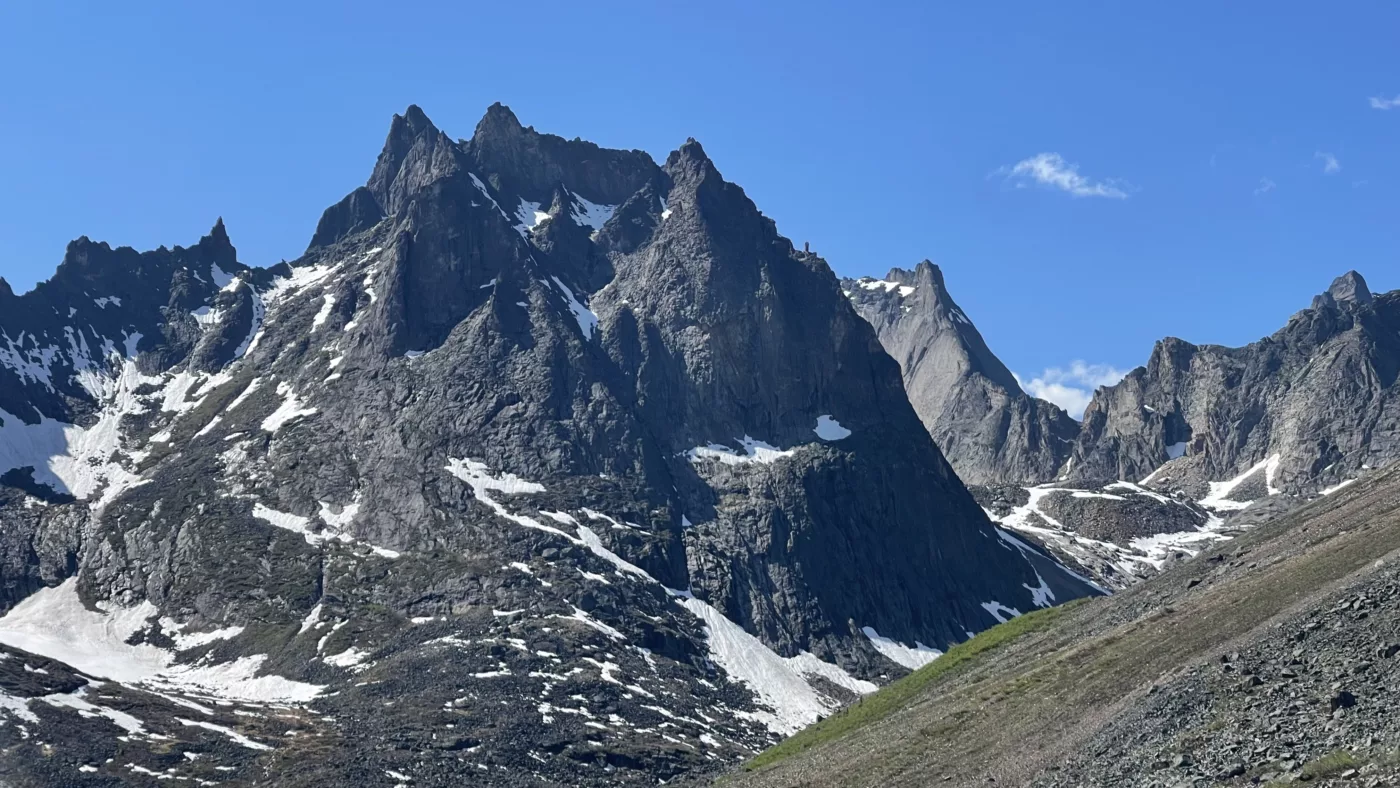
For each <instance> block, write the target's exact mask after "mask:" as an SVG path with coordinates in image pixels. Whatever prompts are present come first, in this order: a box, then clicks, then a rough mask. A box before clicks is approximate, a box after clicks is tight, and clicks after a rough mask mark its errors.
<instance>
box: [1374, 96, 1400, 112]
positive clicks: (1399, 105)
mask: <svg viewBox="0 0 1400 788" xmlns="http://www.w3.org/2000/svg"><path fill="white" fill-rule="evenodd" d="M1371 109H1400V96H1396V97H1395V98H1379V97H1377V96H1372V97H1371Z"/></svg>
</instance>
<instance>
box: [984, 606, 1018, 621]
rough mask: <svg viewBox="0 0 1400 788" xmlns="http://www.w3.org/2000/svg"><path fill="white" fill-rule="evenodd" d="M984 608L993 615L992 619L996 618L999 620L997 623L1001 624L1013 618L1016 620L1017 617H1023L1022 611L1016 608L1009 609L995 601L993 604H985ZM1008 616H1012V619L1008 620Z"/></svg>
mask: <svg viewBox="0 0 1400 788" xmlns="http://www.w3.org/2000/svg"><path fill="white" fill-rule="evenodd" d="M982 607H983V608H984V609H985V610H986V611H987V612H988V613H991V614H992V618H995V619H996V620H997V623H1000V624H1005V623H1006V622H1008V621H1010V620H1011V619H1012V618H1016V617H1017V616H1019V615H1021V611H1019V610H1017V609H1016V608H1014V607H1007V606H1006V605H1003V604H1002V603H1000V602H997V601H995V600H993V601H991V602H983V603H982ZM1007 616H1010V618H1008V617H1007Z"/></svg>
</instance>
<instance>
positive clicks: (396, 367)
mask: <svg viewBox="0 0 1400 788" xmlns="http://www.w3.org/2000/svg"><path fill="white" fill-rule="evenodd" d="M0 473H4V477H3V482H4V485H5V490H4V493H3V496H2V497H0V610H3V611H7V612H5V613H4V615H3V617H0V644H3V647H4V648H5V655H4V658H3V659H0V667H6V666H7V667H6V669H4V670H0V718H4V719H5V721H6V722H7V723H8V724H6V725H3V726H0V747H3V750H0V752H3V755H0V776H3V780H4V781H7V783H8V784H14V785H51V784H71V785H84V784H94V785H96V784H112V783H113V781H116V782H119V783H134V784H145V783H146V782H149V781H151V780H154V779H157V778H159V779H162V780H165V779H180V780H210V781H218V782H220V783H221V784H250V783H255V782H256V783H268V782H275V783H277V784H284V785H326V784H378V783H381V782H383V783H386V784H393V783H409V782H412V783H413V784H417V785H423V784H459V783H460V782H461V781H462V780H463V779H477V780H479V781H480V782H481V783H482V784H491V785H539V784H567V785H617V784H634V783H635V784H655V783H656V781H657V780H658V779H660V780H670V779H674V778H676V777H678V776H681V775H694V774H701V773H704V772H707V771H712V770H715V769H718V768H721V767H722V766H723V765H724V764H725V763H727V762H732V761H733V760H735V759H738V758H742V757H745V756H746V755H747V754H748V753H751V752H753V751H755V750H756V749H757V748H759V747H761V746H763V745H765V744H767V743H768V742H771V741H772V740H774V738H775V737H777V736H780V735H783V734H785V733H788V732H791V731H793V730H795V729H796V728H797V727H800V726H801V725H803V724H806V723H807V722H810V721H812V720H814V719H816V718H817V717H818V716H820V715H824V714H827V713H829V712H830V711H831V710H832V709H834V708H836V707H837V706H838V705H839V704H840V703H842V702H845V701H847V700H850V699H852V698H854V697H857V696H858V695H859V694H862V693H866V692H870V691H872V690H873V689H874V688H875V687H876V684H877V683H878V682H883V681H885V680H887V679H888V678H891V677H895V676H898V675H901V674H902V673H904V672H905V671H906V670H907V669H909V668H911V667H915V666H918V665H920V664H923V663H924V662H926V661H928V660H929V659H931V658H932V657H933V656H935V655H936V650H937V649H944V648H947V647H948V646H949V645H950V644H953V643H955V642H958V641H961V640H963V639H965V638H967V637H968V636H969V633H971V632H975V631H978V630H981V629H985V628H987V627H988V626H990V625H992V624H994V623H996V622H997V621H999V620H1002V619H1005V618H1007V617H1009V616H1012V615H1016V614H1018V613H1021V612H1025V611H1029V610H1031V609H1032V608H1035V607H1043V606H1048V605H1051V604H1054V603H1056V602H1062V601H1066V600H1068V599H1072V598H1075V597H1077V596H1082V595H1085V594H1089V593H1093V590H1092V589H1091V587H1090V586H1089V585H1088V584H1086V583H1085V582H1083V581H1081V580H1080V579H1078V578H1077V577H1076V576H1075V575H1073V574H1071V573H1070V572H1068V571H1066V570H1065V569H1064V568H1063V567H1061V566H1059V565H1058V564H1057V563H1056V562H1055V561H1053V560H1052V559H1050V558H1049V557H1047V555H1046V554H1045V553H1044V552H1042V551H1040V550H1037V549H1035V548H1034V547H1031V546H1029V545H1027V544H1026V543H1024V542H1023V541H1021V540H1017V539H1015V538H1014V537H1010V536H1009V535H1008V534H1007V533H1006V532H1004V531H1002V530H1001V529H999V528H998V527H996V526H995V525H993V524H992V523H991V522H990V521H989V520H988V518H987V517H986V516H985V514H984V512H983V510H982V508H981V507H979V506H978V504H977V502H976V501H975V500H974V498H973V496H972V495H971V494H970V493H969V492H968V490H967V489H966V488H965V487H964V486H963V484H962V483H961V482H960V481H959V480H958V478H957V476H956V475H955V474H954V473H953V469H952V468H950V467H949V465H948V463H947V462H946V461H945V460H944V459H943V456H942V454H941V453H940V452H939V449H938V448H937V447H936V445H935V443H934V442H933V441H932V440H931V439H930V438H929V435H928V433H927V432H926V431H925V430H924V429H923V427H922V426H921V424H920V421H919V418H918V416H917V415H916V412H915V409H914V408H913V407H911V405H910V402H909V399H908V397H907V396H906V395H905V391H904V386H903V385H902V383H901V378H900V368H899V365H898V364H897V363H896V362H895V361H894V360H893V359H891V358H890V357H889V355H888V354H887V353H886V352H885V351H884V350H883V349H882V347H881V345H880V342H879V339H878V338H877V336H876V333H875V331H873V330H872V329H871V327H870V325H869V324H868V323H866V322H865V321H864V320H862V319H861V318H860V317H859V316H858V315H857V314H856V312H855V311H854V309H853V308H852V307H851V304H850V303H849V301H848V300H847V299H846V298H845V297H844V296H843V294H842V291H841V287H840V285H839V284H838V282H837V280H836V278H835V277H834V276H833V275H832V273H831V271H830V270H829V269H828V267H827V266H826V263H825V262H824V261H822V260H821V259H820V258H818V257H816V256H814V255H809V254H806V253H803V252H798V251H796V250H794V248H793V247H792V245H791V243H789V242H788V240H787V239H785V238H783V237H782V236H781V235H779V234H778V232H777V229H776V228H775V226H774V224H773V222H772V221H771V220H769V219H767V218H766V217H764V216H763V215H762V214H761V213H760V212H759V211H758V209H757V208H756V207H755V206H754V205H753V203H752V202H751V201H750V200H749V199H748V198H747V197H746V196H745V195H744V193H743V190H742V189H740V188H739V187H738V186H736V185H734V184H732V183H729V182H727V181H725V180H724V179H723V178H722V177H721V175H720V173H719V171H718V170H717V169H716V167H715V165H714V164H713V163H712V162H711V161H710V159H709V158H708V157H707V156H706V154H705V152H704V150H703V149H702V147H701V146H700V144H699V143H697V142H695V141H693V140H692V141H688V142H687V143H685V144H684V145H682V146H681V147H680V148H679V149H678V150H676V151H674V152H673V153H672V154H671V155H670V156H669V157H668V158H667V160H666V162H665V163H664V165H662V166H658V165H657V164H655V163H654V162H653V161H652V160H651V159H650V157H648V156H647V155H646V154H644V153H641V152H638V151H630V152H629V151H610V150H605V149H601V148H598V147H597V146H595V145H592V144H591V143H587V142H582V141H577V140H575V141H567V140H564V139H563V138H560V137H555V136H552V135H547V134H541V133H539V132H536V131H535V130H534V129H532V128H526V127H523V126H522V125H521V124H520V123H519V122H518V121H517V119H516V118H515V116H514V115H513V114H512V113H511V111H510V110H509V109H507V108H505V107H503V106H500V105H496V106H493V107H491V108H490V109H489V110H488V112H487V114H486V116H485V118H483V120H482V121H481V123H480V124H479V125H478V127H477V129H476V131H475V133H474V134H473V136H472V137H471V138H470V139H468V140H465V141H461V142H456V141H453V140H452V139H451V138H449V137H448V136H447V135H446V134H444V133H442V132H441V131H439V130H438V129H437V128H436V127H435V126H433V124H432V123H431V121H429V120H428V118H427V117H426V115H424V113H423V112H422V111H421V110H419V109H418V108H416V107H410V108H409V110H408V111H407V112H406V113H405V114H404V115H402V116H396V117H395V118H394V120H393V123H392V125H391V129H390V132H389V135H388V139H387V140H386V143H385V146H384V149H383V151H382V152H381V154H380V156H379V159H378V161H377V162H376V164H375V166H374V169H373V172H372V174H371V175H370V177H369V180H368V181H367V183H366V185H365V186H364V187H361V188H358V189H356V190H355V191H353V192H352V193H351V194H349V195H348V196H346V197H345V198H344V199H343V200H341V201H340V202H339V203H337V204H336V205H335V206H333V207H331V208H330V209H328V210H327V211H326V212H325V214H324V216H323V217H322V219H321V221H320V222H319V224H318V226H317V227H316V229H315V233H314V235H313V237H312V242H311V245H310V247H309V248H308V250H307V252H306V254H305V255H304V256H303V257H302V258H301V259H299V260H296V261H294V262H292V263H290V264H285V265H280V266H276V267H273V268H269V269H263V268H255V267H248V266H246V265H244V264H242V263H240V262H239V261H238V260H237V255H236V251H235V249H234V247H233V245H232V243H231V241H230V239H229V236H228V234H227V233H226V232H225V229H224V227H223V225H222V223H219V224H218V225H216V226H215V228H214V230H213V231H212V232H211V233H210V235H209V236H208V237H206V238H205V239H203V240H201V241H200V242H199V243H198V244H197V245H195V246H193V247H190V248H188V249H184V248H179V247H177V248H176V249H174V250H165V249H161V250H157V251H155V252H148V253H144V254H138V253H137V252H134V251H132V250H130V249H111V248H109V247H107V246H106V245H104V244H95V243H92V242H90V241H88V240H86V239H81V240H79V241H77V242H75V243H74V244H73V245H71V246H70V248H69V250H68V254H67V255H66V257H65V260H64V263H63V265H62V266H60V268H59V271H58V272H57V273H56V274H55V276H54V278H53V279H52V280H50V282H48V283H45V284H43V285H40V286H39V287H38V288H36V289H35V290H34V291H33V292H31V293H27V294H24V295H15V294H13V293H12V292H11V291H10V289H9V287H8V286H4V285H0ZM79 642H81V643H85V644H87V645H84V646H82V647H75V646H74V645H73V644H74V643H79ZM16 666H24V669H23V670H20V669H18V668H17V667H16ZM9 668H15V669H14V670H10V669H9ZM35 671H44V672H43V673H37V674H36V672H35ZM36 675H38V676H48V677H51V678H49V679H44V680H38V679H35V678H34V676H36ZM95 679H100V680H103V681H102V682H101V683H99V682H98V681H96V680H95ZM33 741H43V742H45V743H47V745H48V746H49V749H48V750H43V749H42V748H38V747H36V746H35V745H34V744H33V743H31V742H33Z"/></svg>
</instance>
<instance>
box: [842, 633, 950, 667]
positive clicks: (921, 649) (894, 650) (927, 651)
mask: <svg viewBox="0 0 1400 788" xmlns="http://www.w3.org/2000/svg"><path fill="white" fill-rule="evenodd" d="M860 631H861V632H864V633H865V636H866V637H868V638H870V645H872V646H874V647H875V650H876V651H878V652H880V653H881V654H884V655H885V658H886V659H888V660H889V661H891V662H894V663H897V664H900V665H903V666H904V667H906V668H909V669H910V670H918V669H919V668H922V667H923V666H925V665H927V664H928V663H930V662H932V661H934V660H935V659H938V658H939V657H941V656H943V652H942V651H939V650H938V649H936V648H929V647H928V646H925V645H924V644H923V643H920V642H918V641H917V640H916V641H914V645H913V646H912V647H911V646H906V645H904V644H903V643H900V642H899V641H897V640H891V639H889V638H887V637H884V636H883V635H881V634H880V633H879V632H876V631H875V629H874V628H873V627H861V628H860Z"/></svg>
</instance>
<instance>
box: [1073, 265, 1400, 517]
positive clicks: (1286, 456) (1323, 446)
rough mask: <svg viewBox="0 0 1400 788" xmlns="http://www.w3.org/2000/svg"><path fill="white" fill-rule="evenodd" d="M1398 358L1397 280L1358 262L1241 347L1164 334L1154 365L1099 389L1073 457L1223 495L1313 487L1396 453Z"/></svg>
mask: <svg viewBox="0 0 1400 788" xmlns="http://www.w3.org/2000/svg"><path fill="white" fill-rule="evenodd" d="M1397 372H1400V292H1392V293H1386V294H1384V295H1379V296H1373V295H1372V294H1371V292H1370V290H1369V289H1368V288H1367V287H1366V282H1365V280H1364V279H1362V277H1361V275H1360V274H1358V273H1356V272H1355V271H1350V272H1348V273H1346V274H1344V275H1342V276H1341V277H1338V278H1337V280H1336V281H1335V282H1333V283H1332V286H1331V287H1330V288H1328V290H1327V291H1326V292H1325V293H1322V294H1321V295H1319V296H1317V297H1316V298H1314V299H1313V302H1312V305H1311V306H1309V307H1308V308H1307V309H1304V310H1302V311H1300V312H1298V313H1297V314H1295V315H1293V316H1292V317H1291V318H1290V319H1289V321H1288V323H1287V325H1285V326H1284V327H1283V328H1281V329H1279V330H1278V331H1276V332H1275V333H1274V334H1272V335H1271V336H1269V337H1266V338H1264V339H1261V340H1259V341H1258V342H1254V343H1252V344H1249V345H1246V346H1245V347H1241V348H1226V347H1220V346H1218V345H1193V344H1191V343H1188V342H1184V341H1182V340H1180V339H1170V338H1169V339H1164V340H1162V341H1161V342H1158V343H1157V345H1156V347H1154V348H1153V350H1152V356H1151V358H1150V359H1149V360H1148V362H1147V365H1146V366H1145V367H1139V368H1137V369H1135V370H1133V371H1132V372H1130V373H1129V374H1128V376H1127V377H1126V378H1124V380H1123V381H1122V382H1121V383H1119V384H1117V385H1115V386H1111V387H1108V388H1105V389H1100V390H1099V391H1097V392H1095V395H1094V399H1093V401H1092V402H1090V404H1089V407H1088V409H1087V410H1086V411H1085V413H1084V427H1083V430H1082V431H1081V433H1080V435H1079V437H1078V438H1077V439H1076V441H1075V445H1074V450H1073V453H1072V455H1071V459H1070V461H1069V466H1068V469H1067V470H1068V473H1069V475H1070V476H1071V477H1073V478H1089V477H1105V476H1113V477H1116V478H1123V479H1134V480H1147V481H1148V482H1149V483H1153V484H1156V485H1162V486H1167V485H1170V486H1174V487H1178V488H1182V489H1188V490H1191V491H1192V492H1193V493H1194V494H1196V495H1199V496H1200V497H1202V498H1207V497H1208V498H1209V499H1210V500H1212V501H1221V502H1224V503H1225V505H1226V506H1227V507H1228V506H1235V505H1237V504H1242V503H1244V502H1247V501H1249V500H1252V499H1255V498H1258V497H1261V496H1263V495H1266V494H1268V495H1271V494H1279V493H1283V494H1289V495H1305V494H1309V493H1316V492H1317V491H1319V490H1322V489H1325V488H1328V487H1331V486H1334V485H1336V484H1340V483H1343V482H1345V481H1347V480H1348V479H1350V478H1352V477H1353V476H1354V475H1355V474H1356V473H1357V472H1359V471H1361V470H1364V469H1367V468H1379V467H1383V466H1385V465H1387V464H1389V463H1390V462H1392V461H1394V460H1395V459H1396V458H1397V457H1400V389H1397V387H1396V385H1395V384H1396V376H1397ZM1227 484H1228V489H1227V488H1226V486H1227Z"/></svg>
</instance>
